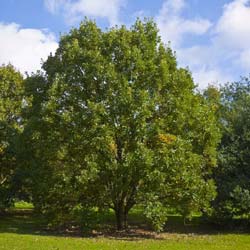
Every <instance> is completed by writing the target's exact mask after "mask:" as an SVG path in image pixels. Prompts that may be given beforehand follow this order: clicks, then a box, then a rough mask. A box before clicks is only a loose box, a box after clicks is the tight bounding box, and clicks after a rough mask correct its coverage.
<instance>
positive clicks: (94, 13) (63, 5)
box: [44, 0, 125, 25]
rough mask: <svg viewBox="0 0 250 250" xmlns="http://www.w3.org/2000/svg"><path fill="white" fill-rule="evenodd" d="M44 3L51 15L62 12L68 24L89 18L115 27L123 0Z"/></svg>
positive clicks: (58, 0) (59, 0) (46, 1)
mask: <svg viewBox="0 0 250 250" xmlns="http://www.w3.org/2000/svg"><path fill="white" fill-rule="evenodd" d="M44 3H45V6H46V7H47V9H48V10H49V11H50V12H51V13H53V14H55V13H57V12H62V13H63V15H64V17H65V19H66V21H67V22H68V23H70V24H72V23H74V22H76V21H79V20H81V19H83V17H84V16H90V17H94V18H105V19H107V20H108V21H109V23H110V24H111V25H115V24H118V23H119V13H120V11H121V9H122V7H124V5H125V0H102V1H100V0H77V1H73V0H44Z"/></svg>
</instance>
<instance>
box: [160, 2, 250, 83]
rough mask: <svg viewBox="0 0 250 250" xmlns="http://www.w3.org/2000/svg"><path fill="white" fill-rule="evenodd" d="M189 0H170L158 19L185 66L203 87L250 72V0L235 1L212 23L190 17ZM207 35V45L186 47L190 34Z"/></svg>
mask: <svg viewBox="0 0 250 250" xmlns="http://www.w3.org/2000/svg"><path fill="white" fill-rule="evenodd" d="M185 7H187V1H185V0H172V1H171V0H167V1H165V3H164V4H163V6H162V9H161V11H160V13H159V15H158V16H157V18H156V20H157V23H158V25H159V28H160V32H161V35H162V38H163V40H164V42H167V41H169V40H170V41H171V42H172V44H173V48H174V49H175V50H176V51H177V59H178V61H179V62H180V65H181V66H182V67H186V66H188V67H189V68H190V70H191V71H192V72H193V77H194V80H195V82H197V83H199V87H200V88H204V87H205V86H207V85H208V84H223V83H225V82H228V81H233V80H236V79H239V76H240V75H234V73H235V72H239V74H242V73H243V74H247V73H249V71H250V49H249V48H250V47H249V44H250V0H233V1H231V2H230V3H228V4H226V5H224V6H223V8H222V14H221V16H220V17H219V19H218V20H217V21H216V22H215V23H214V24H212V23H211V22H210V21H209V20H206V19H202V18H196V17H194V18H192V19H186V18H184V17H183V10H184V9H185ZM190 34H195V35H205V36H206V40H207V42H206V45H199V43H198V44H196V45H195V46H191V47H188V48H186V47H184V45H185V44H184V42H185V40H184V38H185V39H188V36H187V35H190Z"/></svg>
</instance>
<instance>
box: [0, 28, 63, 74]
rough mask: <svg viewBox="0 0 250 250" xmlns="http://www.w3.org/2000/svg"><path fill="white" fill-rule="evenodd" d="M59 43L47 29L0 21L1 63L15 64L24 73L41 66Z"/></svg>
mask: <svg viewBox="0 0 250 250" xmlns="http://www.w3.org/2000/svg"><path fill="white" fill-rule="evenodd" d="M57 46H58V44H57V42H56V40H55V37H54V36H53V34H51V33H48V32H47V31H46V30H39V29H23V28H21V27H20V26H19V25H18V24H16V23H10V24H4V23H0V64H8V63H11V64H13V65H14V66H15V67H16V68H17V69H18V70H20V71H21V72H22V73H24V72H26V71H27V72H32V71H36V70H38V69H40V68H41V59H43V60H45V59H46V58H47V57H48V55H49V54H50V52H54V51H55V50H56V48H57Z"/></svg>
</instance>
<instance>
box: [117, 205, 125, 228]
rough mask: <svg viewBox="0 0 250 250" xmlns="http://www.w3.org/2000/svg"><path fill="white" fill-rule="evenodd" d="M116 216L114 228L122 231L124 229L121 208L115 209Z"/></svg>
mask: <svg viewBox="0 0 250 250" xmlns="http://www.w3.org/2000/svg"><path fill="white" fill-rule="evenodd" d="M115 215H116V227H117V230H123V229H124V213H123V209H122V208H121V207H119V208H117V209H116V210H115Z"/></svg>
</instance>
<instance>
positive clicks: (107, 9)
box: [0, 0, 250, 89]
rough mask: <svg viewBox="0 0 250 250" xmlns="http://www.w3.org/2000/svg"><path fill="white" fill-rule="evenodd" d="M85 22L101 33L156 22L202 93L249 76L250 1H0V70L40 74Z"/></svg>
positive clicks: (181, 65) (161, 33) (163, 37)
mask: <svg viewBox="0 0 250 250" xmlns="http://www.w3.org/2000/svg"><path fill="white" fill-rule="evenodd" d="M85 16H87V17H88V18H91V19H94V20H96V22H97V24H98V25H99V26H100V27H102V28H103V29H105V28H109V27H112V26H114V25H121V24H125V25H127V26H128V27H129V26H130V25H132V24H133V22H134V21H135V20H136V18H137V17H140V18H144V17H150V18H153V19H154V20H155V22H156V23H157V25H158V28H159V32H160V35H161V37H162V40H163V41H164V42H165V43H166V44H167V43H168V42H170V43H171V47H172V49H173V50H174V51H176V55H177V61H178V65H179V67H188V68H189V70H190V71H191V72H192V75H193V78H194V81H195V83H196V84H197V85H198V86H199V88H201V89H204V88H205V87H206V86H208V85H209V84H212V85H221V84H224V83H226V82H231V81H238V80H239V79H240V77H241V76H248V75H249V73H250V0H209V1H205V0H154V1H152V0H35V1H34V0H1V1H0V65H1V64H8V63H12V64H13V65H14V66H15V67H16V68H17V69H18V70H20V71H21V72H22V73H25V72H28V73H31V72H35V71H37V70H39V69H40V67H41V63H42V61H44V60H46V58H47V57H48V55H49V54H50V53H54V52H55V50H56V49H57V47H58V41H59V39H60V35H61V34H65V33H67V32H69V30H70V29H71V28H72V27H77V26H79V23H80V21H81V20H82V19H83V18H84V17H85Z"/></svg>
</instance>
